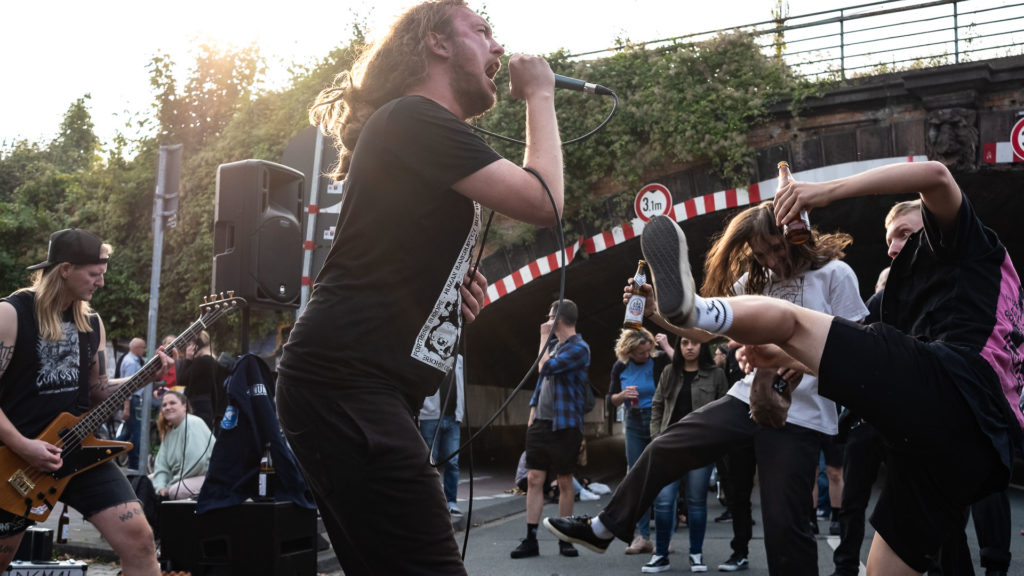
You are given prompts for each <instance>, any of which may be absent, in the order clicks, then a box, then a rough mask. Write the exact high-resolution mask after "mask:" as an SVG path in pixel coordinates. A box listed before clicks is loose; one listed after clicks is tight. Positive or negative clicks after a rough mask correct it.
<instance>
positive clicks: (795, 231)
mask: <svg viewBox="0 0 1024 576" xmlns="http://www.w3.org/2000/svg"><path fill="white" fill-rule="evenodd" d="M792 180H793V175H792V174H791V173H790V171H789V163H788V162H786V161H785V160H783V161H782V162H779V188H780V189H781V188H782V187H783V186H784V185H785V184H786V183H787V182H790V181H792ZM782 233H783V234H784V235H785V236H786V240H788V241H789V243H790V244H803V243H804V242H807V241H808V240H810V239H811V219H810V218H808V217H807V210H801V211H800V218H799V219H797V220H793V221H792V222H787V223H786V224H784V225H783V226H782Z"/></svg>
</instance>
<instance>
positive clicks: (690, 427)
mask: <svg viewBox="0 0 1024 576" xmlns="http://www.w3.org/2000/svg"><path fill="white" fill-rule="evenodd" d="M749 413H750V407H749V406H748V405H747V404H745V403H744V402H741V401H740V400H737V399H736V398H733V397H732V396H724V397H722V398H719V399H718V400H715V401H714V402H712V403H710V404H707V405H705V406H703V407H702V408H700V409H698V410H695V411H693V412H691V413H690V414H688V415H687V416H686V417H685V418H683V419H682V420H680V421H679V422H676V423H675V424H673V425H671V426H669V427H668V428H667V429H666V430H665V432H664V433H662V434H661V436H658V437H657V438H655V439H654V440H652V441H651V443H650V444H649V445H648V446H647V448H646V449H645V450H644V452H643V454H641V455H640V458H639V459H638V460H637V462H636V464H634V466H633V468H632V469H631V470H630V472H629V474H627V475H626V477H625V478H624V479H623V481H622V482H621V483H620V484H619V486H618V488H616V490H615V493H614V494H613V495H612V499H611V501H610V502H609V503H608V506H607V507H606V508H605V510H604V512H602V513H601V515H600V518H601V522H602V523H603V524H604V525H605V526H607V527H608V529H609V530H611V531H612V532H613V533H614V534H615V536H616V537H618V538H619V539H620V540H622V541H624V542H630V541H631V540H632V538H633V529H634V527H635V526H636V522H637V520H639V518H640V516H641V515H642V514H643V513H644V512H645V511H646V510H647V509H648V508H649V507H650V506H651V504H652V503H653V502H654V498H655V497H656V496H657V495H658V492H659V491H661V489H662V488H663V487H664V486H665V485H667V484H668V483H669V482H672V481H674V480H677V479H679V478H681V477H682V476H683V475H684V474H686V473H687V472H689V471H690V470H694V469H696V468H701V467H703V466H707V465H709V464H711V463H713V462H714V461H715V460H716V459H718V458H720V457H722V456H723V455H724V454H726V453H727V452H728V451H729V450H730V449H733V448H736V447H739V446H743V445H749V444H750V443H753V444H754V446H755V450H756V452H757V455H758V462H759V463H760V467H759V478H760V486H761V502H762V520H763V521H764V532H765V549H766V551H767V553H768V570H769V572H771V573H772V574H777V575H783V574H784V575H786V576H803V575H804V574H814V575H816V574H817V573H818V547H817V543H816V542H815V540H814V537H813V536H812V535H811V533H810V525H809V523H808V522H807V514H806V510H807V506H808V503H809V502H810V495H811V488H812V484H813V482H814V470H815V467H816V466H817V446H818V442H819V437H820V435H819V434H818V433H817V432H814V431H812V430H808V429H806V428H801V427H799V426H793V425H790V424H787V425H786V426H785V427H784V428H781V429H778V430H775V429H767V428H760V427H758V426H757V425H756V424H754V422H753V421H752V420H751V419H750V414H749Z"/></svg>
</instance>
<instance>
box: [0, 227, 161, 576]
mask: <svg viewBox="0 0 1024 576" xmlns="http://www.w3.org/2000/svg"><path fill="white" fill-rule="evenodd" d="M111 252H112V249H111V247H110V245H108V244H104V243H103V242H102V241H101V240H100V239H99V238H98V237H97V236H96V235H94V234H92V233H90V232H87V231H85V230H80V229H67V230H61V231H58V232H54V233H53V234H51V235H50V244H49V249H48V258H47V260H46V261H45V262H42V263H40V264H36V265H35V266H30V267H29V270H34V271H35V272H34V274H33V277H32V285H31V286H30V287H28V288H23V289H21V290H18V291H17V292H15V293H14V294H12V295H11V296H9V297H8V298H4V299H3V300H0V444H3V445H4V446H6V447H7V448H8V449H9V450H10V451H11V452H13V453H14V454H16V455H17V456H19V457H20V458H21V459H22V460H24V461H25V462H26V463H27V465H28V466H27V469H28V470H29V471H30V472H31V473H32V474H36V475H41V474H44V473H47V472H53V471H56V470H58V469H60V468H61V466H62V465H63V460H62V457H61V448H60V447H58V446H57V445H55V444H54V443H52V442H48V441H46V440H43V439H40V438H37V436H38V435H39V434H40V433H41V432H43V431H44V429H46V428H47V426H48V425H49V424H50V422H52V421H53V420H54V419H55V418H57V417H58V416H59V415H60V414H61V413H63V412H69V413H71V414H74V415H76V416H78V415H81V414H83V413H85V412H87V411H88V410H89V408H90V407H91V406H94V405H96V404H97V403H99V402H101V401H102V400H103V399H105V398H106V397H107V396H109V395H110V394H111V393H112V392H114V391H115V390H117V389H118V388H119V387H120V386H121V384H123V383H124V381H127V380H128V379H127V378H125V379H123V381H122V380H109V379H108V378H107V375H106V359H105V353H104V350H105V349H106V336H105V332H104V328H103V322H102V320H101V319H100V317H99V315H98V314H97V313H95V312H94V311H93V310H92V308H91V307H90V306H89V300H90V299H91V298H92V295H93V294H94V293H95V291H96V290H97V289H99V288H100V287H102V286H103V276H104V274H105V273H106V271H107V258H108V257H109V255H110V254H111ZM158 354H159V357H160V361H161V363H162V368H161V370H160V371H159V372H157V373H155V374H154V375H153V380H160V379H161V378H162V377H163V374H164V373H166V371H167V369H168V368H169V367H170V363H171V360H170V358H169V357H168V356H167V355H166V354H164V353H163V352H162V351H159V352H158ZM0 482H8V479H7V478H6V477H5V478H0ZM60 500H62V501H64V502H66V503H67V504H69V505H71V506H72V507H73V508H75V509H76V510H78V511H79V512H80V513H81V514H82V516H83V517H84V518H85V519H86V520H88V521H90V522H91V523H92V524H93V525H94V526H95V527H96V528H97V529H98V530H99V531H100V534H102V535H103V538H104V539H105V540H106V541H107V542H109V543H110V546H111V547H112V548H113V550H114V552H115V553H117V555H118V556H119V557H120V558H121V564H122V569H123V573H124V574H125V575H126V576H131V575H136V574H146V575H150V574H154V575H155V574H159V573H160V570H159V567H158V565H157V559H156V549H155V545H154V542H153V533H152V531H151V529H150V527H149V524H148V523H147V522H146V518H145V516H144V515H143V513H142V507H141V506H140V505H139V501H138V499H137V498H136V496H135V492H134V491H133V490H132V488H131V485H130V484H129V483H128V480H127V478H125V476H124V474H123V473H122V472H121V471H120V470H119V469H118V468H117V466H116V465H115V464H114V463H113V462H112V461H110V460H107V461H105V462H103V463H102V464H99V465H98V466H95V467H93V468H90V469H88V470H85V471H84V472H82V473H80V474H78V475H75V476H74V477H73V478H71V480H70V481H69V482H68V484H67V486H66V488H65V490H64V492H63V494H62V495H61V496H60ZM26 514H27V511H26ZM33 523H34V522H33V521H32V520H29V519H28V518H25V517H24V516H23V515H18V514H15V513H11V512H8V511H5V510H0V572H2V571H3V570H5V569H6V568H7V566H8V564H10V562H11V560H12V559H13V557H14V554H15V552H16V551H17V549H18V545H19V544H20V543H21V538H22V536H23V534H24V531H25V529H26V528H28V526H30V525H31V524H33Z"/></svg>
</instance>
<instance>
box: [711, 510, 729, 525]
mask: <svg viewBox="0 0 1024 576" xmlns="http://www.w3.org/2000/svg"><path fill="white" fill-rule="evenodd" d="M715 522H718V523H719V524H721V523H722V522H732V513H730V512H729V511H728V510H726V511H725V512H722V513H721V514H719V515H718V516H717V517H716V518H715Z"/></svg>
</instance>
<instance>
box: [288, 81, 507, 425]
mask: <svg viewBox="0 0 1024 576" xmlns="http://www.w3.org/2000/svg"><path fill="white" fill-rule="evenodd" d="M500 158H501V156H499V155H498V153H497V152H495V151H494V150H492V149H491V148H490V147H489V146H487V144H485V143H484V142H483V140H481V139H480V137H479V136H477V135H476V134H475V133H474V132H473V131H472V129H471V128H470V127H469V126H468V125H467V124H466V123H465V122H463V121H461V120H459V119H458V118H456V117H455V116H454V115H452V114H451V112H449V111H448V110H447V109H445V108H444V107H442V106H441V105H439V104H437V103H436V102H434V101H432V100H430V99H427V98H423V97H419V96H408V97H403V98H398V99H396V100H393V101H391V102H389V103H388V104H385V105H384V106H382V107H381V108H380V109H379V110H377V111H376V112H375V113H374V114H373V116H371V117H370V119H369V120H368V121H367V123H366V126H365V127H364V128H363V131H362V133H361V135H360V137H359V142H358V144H357V145H356V148H355V150H354V152H353V156H352V164H351V166H350V170H349V173H348V177H347V179H346V181H345V186H344V197H343V199H342V204H341V214H340V217H339V219H338V227H337V230H336V232H335V238H334V244H333V245H332V246H331V251H330V253H329V255H328V256H327V260H326V261H325V262H324V267H323V270H321V271H320V273H319V275H318V276H317V279H316V282H315V283H314V285H313V292H312V295H311V296H310V299H309V302H308V303H307V305H306V309H305V310H304V311H303V313H302V315H301V317H300V318H299V320H298V321H297V322H296V324H295V328H294V329H293V330H292V332H291V334H290V336H289V339H288V343H287V345H285V347H284V351H283V355H282V358H281V362H280V364H279V367H278V371H279V374H280V375H281V376H282V377H283V379H284V380H285V381H286V382H287V383H288V385H289V386H338V387H352V388H362V387H366V386H387V387H393V388H396V389H398V390H400V391H401V392H402V393H403V394H404V395H405V397H406V399H407V400H408V402H409V403H410V409H411V410H419V408H420V405H421V404H422V402H423V398H424V397H426V396H429V395H431V394H433V393H434V391H436V390H437V387H438V385H439V384H440V382H441V378H442V377H443V376H444V373H445V372H446V371H447V370H448V369H449V368H450V367H451V365H452V363H453V361H454V352H455V350H454V346H455V343H456V341H457V340H458V335H459V333H460V332H461V330H462V313H461V309H462V299H461V296H460V294H459V288H460V286H461V285H462V280H463V277H464V276H465V274H466V272H467V271H468V270H469V266H470V264H471V259H472V249H473V246H474V245H475V244H476V240H477V236H478V235H479V231H480V207H479V205H478V204H476V203H475V202H473V201H472V200H470V199H469V198H467V197H465V196H463V195H461V194H459V193H457V192H455V191H454V190H452V189H451V186H452V185H453V184H454V183H455V182H458V181H459V180H461V179H463V178H465V177H466V176H469V175H470V174H473V173H474V172H476V171H477V170H480V169H481V168H483V167H485V166H487V165H489V164H491V163H492V162H494V161H496V160H498V159H500Z"/></svg>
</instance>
